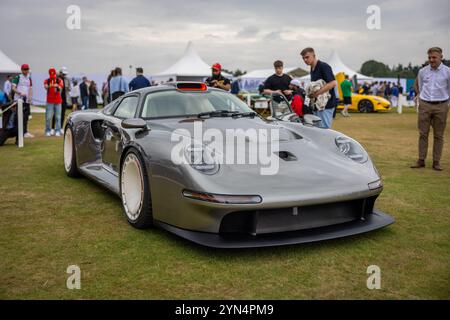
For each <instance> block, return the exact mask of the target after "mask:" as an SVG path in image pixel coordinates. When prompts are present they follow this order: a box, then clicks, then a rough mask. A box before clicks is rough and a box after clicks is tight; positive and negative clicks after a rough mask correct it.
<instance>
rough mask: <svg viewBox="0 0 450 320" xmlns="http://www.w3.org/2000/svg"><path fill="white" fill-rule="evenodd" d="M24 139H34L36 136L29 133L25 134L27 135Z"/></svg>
mask: <svg viewBox="0 0 450 320" xmlns="http://www.w3.org/2000/svg"><path fill="white" fill-rule="evenodd" d="M23 137H24V138H34V135H33V134H31V133H29V132H27V133H25V134H24V135H23Z"/></svg>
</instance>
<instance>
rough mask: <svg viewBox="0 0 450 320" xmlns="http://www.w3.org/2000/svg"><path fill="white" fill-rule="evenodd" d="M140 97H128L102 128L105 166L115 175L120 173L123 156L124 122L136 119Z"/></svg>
mask: <svg viewBox="0 0 450 320" xmlns="http://www.w3.org/2000/svg"><path fill="white" fill-rule="evenodd" d="M138 102H139V96H138V95H137V94H136V95H127V96H125V97H124V98H122V100H121V101H120V102H119V105H118V107H117V108H116V110H115V111H114V113H113V114H112V115H109V116H106V117H105V120H104V121H103V124H102V127H103V129H104V130H105V135H104V139H103V145H102V162H103V165H104V166H105V167H106V168H107V169H109V170H112V171H113V173H118V172H119V169H120V168H119V165H120V155H121V154H122V149H123V143H122V135H123V130H124V129H123V128H122V125H121V123H122V120H124V119H129V118H134V117H135V115H136V110H137V107H138Z"/></svg>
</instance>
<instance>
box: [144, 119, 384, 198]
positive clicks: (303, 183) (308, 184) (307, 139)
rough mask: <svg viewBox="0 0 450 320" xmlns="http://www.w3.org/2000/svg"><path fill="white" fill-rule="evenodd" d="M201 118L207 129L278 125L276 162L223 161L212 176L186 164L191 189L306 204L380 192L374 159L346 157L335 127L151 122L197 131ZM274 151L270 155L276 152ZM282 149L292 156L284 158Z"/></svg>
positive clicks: (257, 122) (258, 121)
mask: <svg viewBox="0 0 450 320" xmlns="http://www.w3.org/2000/svg"><path fill="white" fill-rule="evenodd" d="M197 121H199V122H201V123H202V126H203V130H207V129H218V130H220V131H221V132H224V131H225V130H226V129H243V130H245V129H248V128H253V129H269V130H270V129H279V132H280V135H279V139H278V141H277V142H278V143H277V145H278V147H279V149H278V150H277V152H276V154H277V155H276V157H275V159H277V163H275V164H274V163H271V164H269V165H262V164H260V163H257V164H254V163H253V164H252V163H245V164H236V163H221V164H220V168H219V170H218V172H217V173H215V174H212V175H207V174H203V173H201V172H199V171H197V170H195V169H194V168H192V167H191V166H190V165H184V166H181V167H180V170H182V172H180V174H181V175H182V176H183V180H184V181H185V188H187V189H191V190H196V191H203V192H209V193H217V194H256V195H260V196H262V198H263V199H264V200H263V201H264V202H265V203H266V204H268V203H270V202H273V203H277V202H278V201H279V200H280V199H284V201H287V202H289V201H293V202H292V203H302V204H306V203H316V202H323V201H324V199H326V200H325V201H335V200H342V201H343V200H345V199H346V198H349V197H350V198H354V197H365V196H367V195H368V194H371V193H379V192H380V191H381V190H377V191H374V192H372V191H371V190H369V187H368V183H370V182H373V181H376V180H378V179H379V176H378V173H377V172H376V171H375V169H374V166H373V164H372V162H371V160H370V159H369V160H368V161H367V162H366V163H364V164H361V163H357V162H355V161H353V160H351V159H349V158H347V157H345V156H344V155H342V154H341V153H340V152H339V151H338V149H337V147H336V145H335V143H334V137H335V135H336V134H339V133H336V132H334V131H332V130H323V129H318V128H306V127H305V126H303V125H301V124H296V125H295V126H294V124H289V125H290V127H288V128H286V127H285V125H286V126H287V124H285V123H282V122H269V121H264V120H262V119H259V118H255V119H248V118H239V119H229V118H210V119H205V120H198V119H196V120H194V119H188V120H186V119H184V120H180V119H170V120H166V121H152V122H151V123H150V126H151V128H152V131H153V130H158V131H160V132H161V131H166V132H173V131H174V130H176V129H186V130H187V131H186V132H185V133H186V134H187V133H189V134H192V135H193V130H194V129H193V124H194V123H195V122H197ZM242 134H244V135H245V133H242ZM324 137H325V138H324ZM251 144H252V141H251V139H247V141H246V144H245V147H246V149H245V150H240V151H237V153H239V152H243V153H244V154H245V155H246V156H248V155H249V154H251V153H252V152H254V150H253V151H252V150H251V148H250V145H251ZM271 151H272V150H270V151H268V153H269V154H271V155H272V154H273V152H271ZM280 151H281V152H285V153H287V154H288V155H289V157H287V158H285V157H280V153H279V152H280ZM224 153H226V151H224ZM172 165H173V164H172ZM264 168H265V169H264Z"/></svg>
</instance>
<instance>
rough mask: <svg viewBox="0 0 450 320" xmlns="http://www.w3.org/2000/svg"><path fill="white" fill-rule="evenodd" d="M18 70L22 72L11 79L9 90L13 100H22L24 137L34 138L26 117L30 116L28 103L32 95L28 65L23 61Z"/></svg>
mask: <svg viewBox="0 0 450 320" xmlns="http://www.w3.org/2000/svg"><path fill="white" fill-rule="evenodd" d="M20 70H21V72H22V73H21V74H19V75H18V76H16V77H15V78H14V79H13V80H12V86H11V90H12V93H14V101H17V100H19V99H22V100H23V132H24V135H23V136H24V137H25V138H34V135H33V134H31V133H30V132H28V118H29V117H30V110H31V107H30V104H31V100H32V95H33V83H32V81H31V76H30V66H29V65H28V64H26V63H25V64H23V65H22V67H21V68H20Z"/></svg>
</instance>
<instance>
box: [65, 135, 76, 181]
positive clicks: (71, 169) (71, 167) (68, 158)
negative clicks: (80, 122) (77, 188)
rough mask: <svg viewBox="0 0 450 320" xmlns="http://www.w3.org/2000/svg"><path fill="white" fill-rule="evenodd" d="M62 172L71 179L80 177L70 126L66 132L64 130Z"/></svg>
mask: <svg viewBox="0 0 450 320" xmlns="http://www.w3.org/2000/svg"><path fill="white" fill-rule="evenodd" d="M64 171H65V172H66V174H67V175H68V176H69V177H71V178H76V177H79V176H80V172H79V171H78V168H77V157H76V150H75V142H74V137H73V130H72V127H71V126H67V127H66V130H64Z"/></svg>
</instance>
